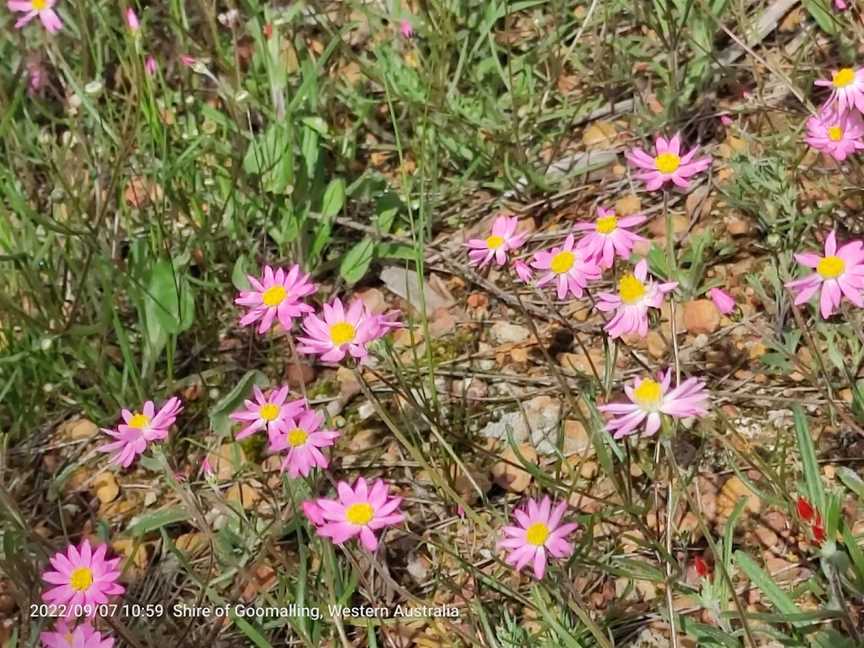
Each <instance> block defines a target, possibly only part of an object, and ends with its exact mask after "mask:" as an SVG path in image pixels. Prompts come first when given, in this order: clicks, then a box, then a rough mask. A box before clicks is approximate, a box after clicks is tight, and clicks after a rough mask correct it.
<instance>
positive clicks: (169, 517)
mask: <svg viewBox="0 0 864 648" xmlns="http://www.w3.org/2000/svg"><path fill="white" fill-rule="evenodd" d="M188 519H189V511H188V510H186V507H185V506H172V507H170V508H167V509H162V510H161V511H156V512H155V513H150V514H149V515H145V516H143V517H140V518H138V519H137V520H136V521H135V522H133V523H132V524H131V525H129V529H128V531H129V533H130V534H131V535H132V536H135V537H140V536H143V535H146V534H148V533H150V532H151V531H156V530H157V529H161V528H162V527H166V526H169V525H171V524H177V523H178V522H185V521H186V520H188Z"/></svg>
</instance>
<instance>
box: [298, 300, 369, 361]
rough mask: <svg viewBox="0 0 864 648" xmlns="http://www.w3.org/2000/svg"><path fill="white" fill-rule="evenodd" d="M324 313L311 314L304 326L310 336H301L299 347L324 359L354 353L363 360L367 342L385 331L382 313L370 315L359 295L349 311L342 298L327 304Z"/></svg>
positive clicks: (342, 356) (335, 358)
mask: <svg viewBox="0 0 864 648" xmlns="http://www.w3.org/2000/svg"><path fill="white" fill-rule="evenodd" d="M321 314H322V317H318V315H314V314H312V315H307V316H306V317H305V318H304V319H303V330H304V331H306V334H307V336H308V337H298V338H297V339H298V341H299V342H300V343H301V344H299V345H298V346H297V350H298V351H300V352H302V353H308V354H316V355H320V356H321V360H323V361H324V362H339V361H340V360H342V358H344V357H345V354H346V353H350V354H351V355H352V356H353V357H354V358H357V359H358V360H363V359H365V358H366V356H367V355H368V354H369V352H368V351H367V349H366V345H367V344H368V343H369V342H371V341H372V340H373V339H374V338H375V337H376V336H378V335H381V334H382V320H381V319H379V317H380V316H375V315H370V314H369V312H368V310H367V309H366V306H365V305H364V304H363V300H361V299H355V300H354V301H352V302H351V305H350V306H349V307H348V310H347V311H346V310H345V308H344V306H343V305H342V302H341V301H340V300H339V298H338V297H337V298H335V299H334V300H333V301H332V302H331V303H329V304H324V306H323V312H322V313H321Z"/></svg>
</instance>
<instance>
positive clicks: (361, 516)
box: [304, 477, 404, 551]
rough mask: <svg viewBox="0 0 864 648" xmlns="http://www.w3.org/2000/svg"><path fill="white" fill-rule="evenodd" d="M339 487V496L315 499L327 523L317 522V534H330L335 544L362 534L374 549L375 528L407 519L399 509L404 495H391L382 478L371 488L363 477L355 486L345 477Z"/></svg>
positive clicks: (372, 549)
mask: <svg viewBox="0 0 864 648" xmlns="http://www.w3.org/2000/svg"><path fill="white" fill-rule="evenodd" d="M336 490H337V492H338V494H339V497H338V499H336V500H330V499H319V500H317V501H316V502H315V504H317V506H318V508H319V509H320V514H321V517H322V518H323V520H324V524H321V525H317V530H318V535H320V536H323V537H325V538H330V539H331V540H332V541H333V543H334V544H343V543H344V542H346V541H347V540H350V539H351V538H353V537H354V536H357V535H359V536H360V542H361V543H362V544H363V546H364V547H365V548H366V549H367V550H368V551H375V550H376V549H377V548H378V537H377V536H376V535H375V532H376V531H379V530H380V529H383V528H385V527H388V526H393V525H394V524H399V523H400V522H401V521H402V520H403V519H404V517H403V515H402V514H401V513H399V512H398V510H397V509H398V508H399V504H401V503H402V498H401V497H391V496H390V495H388V492H387V491H388V488H387V484H386V483H384V482H383V481H382V480H380V479H379V480H378V481H376V482H375V483H374V484H372V487H371V488H370V487H368V486H367V484H366V480H365V479H363V478H362V477H360V478H359V479H358V480H357V482H356V484H355V486H354V488H351V486H349V485H348V482H344V481H342V482H339V483H338V484H337V485H336ZM304 511H306V507H304ZM313 513H314V511H313ZM307 515H308V511H307ZM310 519H311V518H310Z"/></svg>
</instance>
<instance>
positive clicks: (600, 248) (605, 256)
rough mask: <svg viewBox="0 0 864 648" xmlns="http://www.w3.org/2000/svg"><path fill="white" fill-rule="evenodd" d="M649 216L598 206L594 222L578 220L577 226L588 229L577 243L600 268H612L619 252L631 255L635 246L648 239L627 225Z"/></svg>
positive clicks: (576, 227) (640, 222)
mask: <svg viewBox="0 0 864 648" xmlns="http://www.w3.org/2000/svg"><path fill="white" fill-rule="evenodd" d="M645 220H646V218H645V216H643V215H642V214H633V215H632V216H625V217H624V218H618V217H617V216H616V215H615V210H614V209H604V208H603V207H598V208H597V219H596V220H595V221H594V222H593V223H576V225H574V229H576V230H579V231H582V232H589V233H588V234H586V235H585V236H583V237H582V238H581V239H579V242H578V243H577V244H576V247H577V248H578V249H580V250H585V252H586V253H587V255H588V257H589V258H591V259H594V260H595V261H596V262H597V263H598V264H599V265H600V267H601V268H611V267H612V263H613V262H614V261H615V255H616V254H617V255H618V256H619V257H621V258H622V259H628V258H630V253H631V252H632V251H633V246H634V245H636V243H637V242H639V241H644V240H645V239H644V238H643V237H641V236H639V235H638V234H634V233H633V232H631V231H630V230H629V229H628V228H630V227H636V226H637V225H641V224H642V223H644V222H645Z"/></svg>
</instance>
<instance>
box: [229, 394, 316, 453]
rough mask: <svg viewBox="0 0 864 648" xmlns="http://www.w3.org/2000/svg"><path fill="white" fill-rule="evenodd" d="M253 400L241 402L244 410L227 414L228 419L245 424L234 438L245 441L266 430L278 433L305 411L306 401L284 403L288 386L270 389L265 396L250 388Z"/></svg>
mask: <svg viewBox="0 0 864 648" xmlns="http://www.w3.org/2000/svg"><path fill="white" fill-rule="evenodd" d="M252 392H253V396H254V398H255V400H254V401H253V400H245V401H243V405H244V409H242V410H239V411H237V412H234V413H233V414H229V415H228V418H230V419H233V420H235V421H242V422H244V423H246V424H247V425H246V427H244V428H243V429H242V430H240V431H239V432H238V433H237V435H236V438H237V440H238V441H239V440H240V439H245V438H246V437H248V436H252V435H253V434H255V433H256V432H257V431H258V430H263V429H265V428H266V429H267V432H268V434H270V435H273V434H276V433H277V432H279V430H280V428H281V426H282V425H283V424H284V423H285V422H287V421H290V420H291V419H293V418H294V417H295V416H297V415H298V414H300V413H301V412H302V411H303V410H304V409H306V401H305V400H303V399H302V398H301V399H298V400H293V401H288V402H287V403H286V402H285V399H286V398H287V397H288V386H287V385H283V386H282V387H279V388H278V389H272V390H270V391H269V392H267V393H266V394H265V393H264V392H262V391H261V389H260V388H259V387H258V385H255V386H253V387H252Z"/></svg>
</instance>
